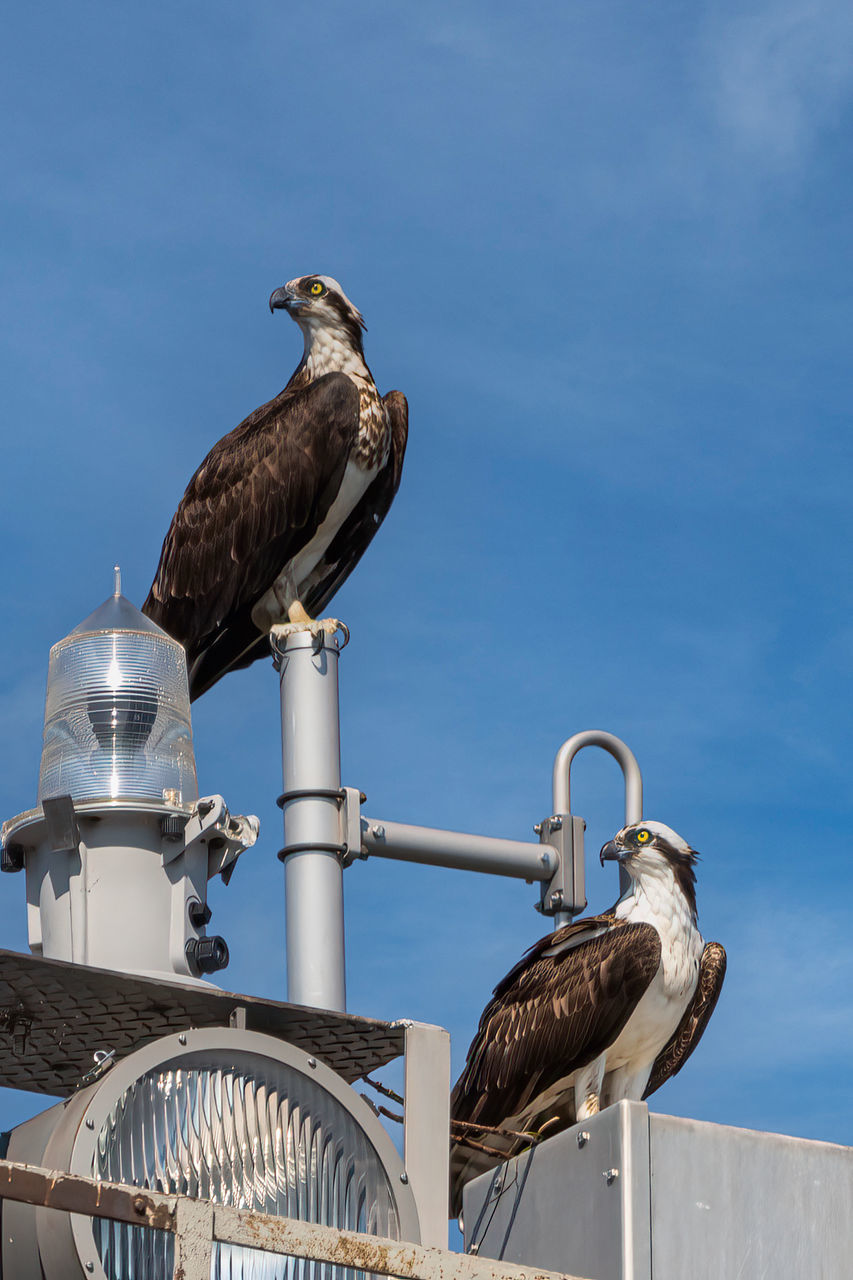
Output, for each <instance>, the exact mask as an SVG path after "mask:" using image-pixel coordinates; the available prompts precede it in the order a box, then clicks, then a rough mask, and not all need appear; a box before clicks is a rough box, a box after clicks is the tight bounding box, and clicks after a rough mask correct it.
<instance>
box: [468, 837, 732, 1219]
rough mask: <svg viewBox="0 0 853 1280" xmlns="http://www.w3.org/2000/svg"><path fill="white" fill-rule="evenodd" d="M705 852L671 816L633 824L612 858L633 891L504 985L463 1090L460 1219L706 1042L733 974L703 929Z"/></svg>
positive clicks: (642, 1094)
mask: <svg viewBox="0 0 853 1280" xmlns="http://www.w3.org/2000/svg"><path fill="white" fill-rule="evenodd" d="M697 856H698V855H697V854H696V852H695V850H693V849H691V848H690V846H689V845H688V844H686V843H685V841H684V840H682V838H681V836H679V835H676V833H675V832H674V831H673V830H672V829H671V828H670V827H667V826H664V824H663V823H662V822H642V823H637V824H635V825H633V826H629V827H625V828H623V830H622V831H620V832H619V834H618V835H617V836H616V838H615V839H614V840H609V841H608V842H607V844H605V845H604V847H603V848H602V850H601V861H602V864H603V863H604V861H605V860H609V859H612V860H615V861H617V862H619V863H621V864H622V866H624V868H625V870H626V871H627V872H628V875H629V877H630V885H629V887H628V889H627V890H626V892H625V893H624V894H623V896H622V897H621V898H620V899H619V901H618V902H617V903H616V904H615V905H614V906H612V907H611V908H610V910H609V911H605V912H603V913H602V914H601V915H598V916H590V917H588V918H587V919H585V920H576V921H574V922H573V923H572V924H569V925H565V926H564V927H563V928H562V929H558V930H557V931H556V932H555V933H552V934H549V935H548V936H547V937H546V938H542V939H541V940H540V941H539V942H537V943H536V944H535V945H534V946H533V947H531V948H530V950H529V951H528V952H527V954H526V955H525V956H524V958H523V959H522V960H521V961H520V962H519V963H518V964H517V965H516V966H515V968H514V969H512V970H510V972H509V973H508V974H507V976H506V977H505V978H504V979H503V981H502V982H501V983H499V985H498V986H497V987H496V988H495V990H494V994H493V997H492V999H491V1001H490V1002H489V1004H488V1005H487V1006H486V1008H485V1010H484V1012H483V1016H482V1017H481V1019H480V1025H479V1028H478V1030H477V1034H476V1036H475V1037H474V1040H473V1042H472V1044H471V1047H470V1049H469V1050H468V1060H467V1062H466V1063H465V1069H464V1070H463V1072H462V1074H461V1076H460V1077H459V1079H458V1081H457V1082H456V1086H455V1087H454V1090H453V1098H452V1102H451V1132H452V1134H453V1138H454V1145H453V1150H452V1153H451V1166H452V1178H453V1191H452V1196H453V1202H454V1210H455V1211H456V1210H458V1206H459V1204H460V1202H461V1192H462V1186H463V1184H464V1183H465V1182H467V1181H468V1180H469V1179H470V1178H472V1177H476V1175H477V1174H478V1173H482V1172H483V1171H484V1170H485V1169H488V1168H490V1167H491V1165H493V1164H495V1163H496V1160H497V1159H499V1158H507V1157H508V1156H510V1155H514V1154H516V1153H517V1152H518V1151H520V1150H522V1149H523V1148H524V1146H525V1145H527V1141H529V1140H530V1139H533V1138H535V1137H536V1136H539V1135H540V1134H542V1135H543V1136H544V1134H545V1133H547V1134H549V1135H550V1134H553V1133H558V1132H559V1131H560V1130H561V1129H565V1128H567V1127H568V1126H569V1125H571V1124H574V1123H576V1122H577V1121H582V1120H586V1119H587V1118H588V1117H589V1116H591V1115H594V1114H595V1113H596V1112H597V1111H598V1110H599V1109H600V1108H602V1107H606V1106H609V1105H610V1104H611V1103H613V1102H618V1101H620V1100H621V1099H622V1098H631V1099H635V1100H640V1099H642V1098H647V1097H648V1096H649V1095H650V1094H651V1093H654V1091H655V1089H658V1088H660V1086H661V1085H662V1084H663V1083H664V1081H665V1080H667V1079H668V1078H669V1077H670V1076H673V1075H675V1074H676V1072H678V1071H680V1070H681V1068H682V1067H683V1065H684V1063H685V1062H686V1061H687V1059H688V1058H689V1056H690V1054H691V1053H692V1052H693V1050H694V1049H695V1048H696V1045H697V1044H698V1043H699V1040H700V1039H701V1036H702V1033H703V1031H704V1030H705V1027H706V1025H707V1022H708V1019H709V1018H710V1016H711V1014H712V1013H713V1010H714V1006H715V1004H716V1003H717V998H718V996H719V994H720V988H721V987H722V985H723V977H724V975H725V972H726V953H725V951H724V950H723V948H722V947H721V946H720V944H719V943H718V942H709V943H707V944H706V943H704V942H703V940H702V935H701V934H700V932H699V929H698V926H697V917H696V890H695V885H696V876H695V874H694V870H693V864H694V862H695V860H696V858H697ZM459 1122H463V1123H462V1124H460V1123H459ZM463 1125H464V1127H463ZM479 1126H483V1127H482V1128H480V1127H479ZM495 1128H497V1129H500V1130H511V1131H512V1134H506V1133H495V1132H490V1130H492V1129H495ZM525 1134H530V1139H528V1140H527V1141H525V1138H524V1136H523V1135H525ZM466 1139H468V1140H469V1143H471V1142H472V1140H473V1143H474V1145H466V1141H465V1140H466ZM481 1147H488V1148H491V1149H492V1151H494V1153H495V1154H494V1155H492V1154H490V1153H489V1152H484V1151H482V1150H481V1149H480V1148H481Z"/></svg>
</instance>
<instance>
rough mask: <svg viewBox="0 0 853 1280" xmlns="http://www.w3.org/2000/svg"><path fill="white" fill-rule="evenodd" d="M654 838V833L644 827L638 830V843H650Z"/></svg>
mask: <svg viewBox="0 0 853 1280" xmlns="http://www.w3.org/2000/svg"><path fill="white" fill-rule="evenodd" d="M651 838H652V833H651V832H650V831H647V830H646V828H645V827H643V828H642V829H641V830H640V831H638V832H637V844H648V843H649V841H650V840H651Z"/></svg>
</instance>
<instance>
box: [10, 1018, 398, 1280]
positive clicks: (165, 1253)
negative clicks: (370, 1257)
mask: <svg viewBox="0 0 853 1280" xmlns="http://www.w3.org/2000/svg"><path fill="white" fill-rule="evenodd" d="M8 1158H9V1159H12V1160H17V1161H22V1162H28V1163H35V1164H43V1165H47V1166H49V1167H51V1168H63V1169H68V1170H69V1171H70V1172H71V1173H82V1174H86V1175H88V1176H90V1177H95V1178H101V1179H105V1180H108V1181H115V1182H122V1183H125V1184H130V1185H133V1186H139V1187H144V1188H148V1189H152V1190H157V1191H163V1192H166V1193H177V1194H182V1195H191V1196H200V1197H203V1198H205V1199H211V1200H213V1201H214V1202H215V1203H217V1204H225V1205H233V1206H236V1207H238V1208H243V1209H250V1210H252V1209H254V1210H258V1211H260V1212H263V1213H270V1214H277V1215H281V1216H286V1217H290V1218H296V1219H299V1220H301V1221H304V1222H314V1223H319V1224H322V1225H325V1226H333V1227H340V1228H345V1229H349V1230H354V1231H362V1232H368V1233H370V1234H374V1235H379V1236H384V1237H386V1238H390V1239H405V1240H414V1241H416V1240H418V1239H419V1228H418V1218H417V1211H416V1209H415V1203H414V1199H413V1196H412V1193H411V1190H410V1188H409V1187H408V1186H407V1185H406V1183H405V1181H404V1180H403V1178H402V1177H401V1175H402V1173H403V1166H402V1164H401V1162H400V1158H399V1156H398V1155H397V1152H396V1150H395V1149H394V1146H393V1144H392V1142H391V1140H390V1138H389V1137H388V1135H387V1133H386V1132H385V1130H384V1129H383V1127H382V1125H381V1124H380V1123H379V1121H378V1120H377V1119H376V1117H375V1116H374V1115H373V1113H372V1112H371V1111H370V1110H369V1108H368V1107H367V1105H366V1104H365V1103H364V1102H363V1100H362V1099H361V1098H360V1097H359V1096H358V1095H357V1094H356V1093H355V1092H354V1091H353V1090H352V1089H351V1088H350V1087H349V1085H347V1084H345V1083H344V1081H343V1080H342V1079H341V1078H340V1077H339V1076H337V1075H336V1074H335V1072H333V1071H332V1070H331V1069H330V1068H328V1067H326V1066H325V1065H324V1064H323V1063H320V1062H318V1061H317V1060H316V1059H314V1058H311V1057H308V1056H307V1055H306V1054H305V1053H303V1052H302V1051H301V1050H300V1049H297V1048H296V1047H294V1046H293V1045H288V1044H285V1043H283V1042H281V1041H279V1040H276V1039H273V1038H272V1037H269V1036H265V1035H260V1034H258V1033H255V1032H241V1031H237V1030H234V1029H230V1028H222V1029H220V1030H208V1031H191V1032H187V1033H186V1034H183V1035H180V1036H179V1035H173V1036H169V1037H166V1038H165V1039H162V1040H159V1041H157V1042H156V1043H154V1044H151V1045H148V1046H147V1047H146V1048H144V1049H140V1050H138V1051H137V1052H135V1053H134V1054H132V1055H131V1056H130V1057H128V1058H126V1059H124V1060H123V1061H122V1062H120V1063H119V1064H118V1065H117V1066H115V1067H113V1069H112V1070H111V1071H110V1072H109V1073H108V1074H107V1075H106V1076H105V1077H104V1078H103V1079H102V1080H101V1081H99V1082H98V1083H96V1084H94V1085H91V1086H89V1087H88V1088H87V1089H84V1090H81V1091H79V1092H78V1093H76V1094H75V1095H74V1096H73V1097H72V1098H71V1099H70V1100H68V1101H67V1102H66V1103H64V1104H61V1105H60V1106H57V1107H54V1108H53V1109H52V1110H51V1111H49V1112H47V1113H44V1114H42V1115H41V1116H38V1117H36V1119H35V1120H33V1121H30V1122H28V1123H27V1124H24V1125H21V1126H19V1128H18V1129H16V1130H13V1132H12V1134H11V1138H10V1144H9V1152H8ZM33 1235H35V1237H36V1243H37V1250H35V1251H34V1250H33V1248H32V1241H33ZM3 1236H4V1252H3V1265H4V1268H8V1271H5V1270H4V1274H9V1275H13V1276H15V1278H16V1280H42V1277H44V1280H84V1278H85V1280H89V1277H91V1276H94V1277H96V1280H162V1278H163V1277H167V1276H170V1275H171V1273H172V1263H173V1258H174V1238H173V1236H172V1235H171V1234H169V1233H167V1232H162V1231H156V1230H153V1229H150V1228H147V1227H137V1226H129V1225H126V1224H123V1223H117V1222H113V1221H109V1220H107V1219H97V1218H96V1219H88V1218H84V1217H81V1216H79V1215H68V1214H60V1213H55V1212H53V1211H52V1210H51V1211H45V1210H35V1209H33V1208H32V1206H29V1205H23V1204H21V1205H15V1204H12V1203H7V1205H6V1206H5V1208H4V1230H3ZM16 1241H19V1242H20V1243H19V1244H16V1243H15V1242H16ZM356 1274H357V1273H355V1272H354V1271H347V1270H345V1269H343V1268H340V1267H333V1266H331V1265H329V1264H324V1263H319V1262H308V1261H305V1260H300V1259H295V1258H288V1257H284V1256H283V1255H280V1254H269V1253H263V1252H261V1251H259V1250H255V1249H249V1248H243V1247H239V1246H235V1245H226V1244H216V1245H215V1246H214V1253H213V1264H212V1268H211V1280H348V1278H349V1277H352V1278H353V1280H354V1278H355V1276H356Z"/></svg>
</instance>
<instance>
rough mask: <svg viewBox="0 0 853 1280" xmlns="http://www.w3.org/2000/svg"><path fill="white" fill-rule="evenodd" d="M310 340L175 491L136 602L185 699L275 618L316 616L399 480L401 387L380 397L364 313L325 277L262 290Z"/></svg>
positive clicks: (263, 645)
mask: <svg viewBox="0 0 853 1280" xmlns="http://www.w3.org/2000/svg"><path fill="white" fill-rule="evenodd" d="M269 304H270V311H276V310H279V309H281V310H284V311H287V312H288V313H289V314H290V316H291V317H292V318H293V319H294V320H295V321H296V323H297V324H298V325H299V327H300V329H301V330H302V333H303V335H304V339H305V351H304V354H303V356H302V360H301V361H300V363H299V366H298V368H297V369H296V372H295V373H294V374H293V377H292V378H291V379H290V381H289V382H288V384H287V386H286V387H285V388H284V390H283V391H282V392H281V393H280V395H277V396H276V398H275V399H274V400H270V401H269V403H268V404H264V405H261V407H260V408H259V409H256V410H255V412H254V413H252V414H250V415H249V417H248V418H246V419H245V421H243V422H241V423H240V425H239V427H235V429H234V430H233V431H232V432H230V433H229V434H228V435H227V436H224V437H223V439H222V440H220V441H219V443H218V444H216V445H214V447H213V448H212V449H211V451H210V453H209V454H208V455H207V457H206V458H205V460H204V462H203V463H202V464H201V466H200V467H199V469H198V470H197V471H196V473H195V475H194V476H193V478H192V479H191V480H190V482H189V484H188V486H187V490H186V493H185V494H184V496H183V498H182V499H181V503H180V506H179V507H178V510H177V511H176V513H175V516H174V518H173V520H172V523H171V525H170V527H169V532H168V533H167V534H166V539H165V541H164V543H163V550H162V551H161V553H160V564H159V566H158V568H157V574H156V576H155V578H154V582H153V584H152V586H151V590H150V591H149V593H148V598H147V599H146V601H145V603H144V605H143V606H142V610H143V613H146V614H147V615H148V617H149V618H151V619H152V621H154V622H156V623H157V624H158V625H159V626H161V627H163V629H164V630H165V631H168V632H169V634H170V635H172V636H174V637H175V639H176V640H179V641H180V642H181V644H182V645H183V646H184V648H185V649H186V651H187V666H188V669H189V681H190V697H191V698H197V697H199V695H200V694H202V693H204V692H205V691H206V690H207V689H209V688H210V686H211V685H212V684H215V683H216V681H217V680H219V679H220V677H222V676H223V675H225V673H226V672H227V671H232V670H234V669H235V668H237V667H247V666H248V665H249V664H250V663H251V662H254V661H255V659H256V658H260V657H263V656H265V655H267V654H268V653H269V640H268V635H269V631H270V628H271V627H272V626H275V625H278V624H280V623H288V622H289V623H293V624H297V625H299V624H301V625H304V626H306V627H309V628H314V629H316V628H318V627H320V628H324V629H326V630H332V629H335V628H336V627H337V625H338V624H337V623H336V622H334V620H327V621H321V622H314V621H313V618H314V617H315V616H316V615H318V614H319V613H320V611H321V610H322V609H323V608H324V607H325V605H326V604H327V602H328V601H329V600H330V599H331V597H332V596H333V595H334V593H335V591H337V589H338V587H339V586H340V585H341V583H342V582H343V581H344V580H345V578H346V577H347V576H348V575H349V573H350V572H351V571H352V569H353V568H354V567H355V565H356V564H357V563H358V561H359V559H360V558H361V556H362V554H363V552H364V551H365V549H366V547H367V545H368V543H369V542H370V540H371V538H372V537H373V535H374V533H375V532H376V530H377V529H378V528H379V526H380V524H381V523H382V521H383V520H384V518H385V516H386V514H387V512H388V508H389V507H390V505H391V501H392V499H393V497H394V494H395V493H396V492H397V488H398V486H399V484H400V474H401V471H402V467H403V455H404V453H405V451H406V440H407V436H408V405H407V403H406V397H405V396H404V395H403V393H402V392H401V391H390V392H389V393H388V394H387V395H386V396H380V395H379V392H378V391H377V389H376V384H375V382H374V381H373V376H372V374H371V372H370V370H369V369H368V367H367V364H366V362H365V359H364V348H363V346H362V329H363V328H364V327H365V325H364V321H363V319H362V317H361V313H360V312H359V311H358V310H357V309H356V308H355V307H354V306H353V304H352V303H351V302H350V300H349V298H348V297H347V296H346V294H345V293H344V291H343V289H342V288H341V286H340V285H339V284H338V282H337V280H333V279H332V278H331V276H316V275H314V276H301V277H299V278H298V279H296V280H290V281H288V283H287V284H286V285H284V287H283V288H281V289H276V290H275V292H274V293H273V294H272V296H271V297H270V303H269Z"/></svg>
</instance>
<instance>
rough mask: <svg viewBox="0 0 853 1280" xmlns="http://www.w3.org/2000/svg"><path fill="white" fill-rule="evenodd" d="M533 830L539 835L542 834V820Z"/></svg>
mask: <svg viewBox="0 0 853 1280" xmlns="http://www.w3.org/2000/svg"><path fill="white" fill-rule="evenodd" d="M533 830H534V831H535V832H536V834H537V836H541V834H542V823H541V822H537V823H536V826H535V827H534V828H533Z"/></svg>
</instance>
